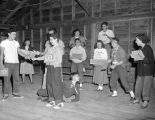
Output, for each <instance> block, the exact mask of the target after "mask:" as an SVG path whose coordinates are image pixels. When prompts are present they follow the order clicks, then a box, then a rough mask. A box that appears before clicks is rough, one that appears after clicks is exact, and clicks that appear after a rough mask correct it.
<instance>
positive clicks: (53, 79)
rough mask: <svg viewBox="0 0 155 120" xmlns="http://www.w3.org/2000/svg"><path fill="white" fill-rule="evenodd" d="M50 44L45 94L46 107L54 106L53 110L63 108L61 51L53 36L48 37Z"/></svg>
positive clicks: (57, 41)
mask: <svg viewBox="0 0 155 120" xmlns="http://www.w3.org/2000/svg"><path fill="white" fill-rule="evenodd" d="M50 42H51V44H52V45H53V47H51V49H50V58H49V59H48V61H46V65H47V83H46V84H47V93H48V97H49V101H50V102H49V103H47V104H46V106H47V107H51V106H54V108H55V109H59V108H61V107H63V87H62V71H61V70H62V68H61V67H62V56H63V54H64V53H63V49H62V48H61V47H60V45H59V39H58V38H57V36H56V35H55V34H52V35H50Z"/></svg>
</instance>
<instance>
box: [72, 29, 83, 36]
mask: <svg viewBox="0 0 155 120" xmlns="http://www.w3.org/2000/svg"><path fill="white" fill-rule="evenodd" d="M77 31H78V32H79V33H80V35H81V34H82V33H81V31H80V29H74V30H73V31H72V36H73V37H74V36H75V33H76V32H77Z"/></svg>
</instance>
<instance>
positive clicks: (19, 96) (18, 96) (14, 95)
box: [13, 94, 24, 99]
mask: <svg viewBox="0 0 155 120" xmlns="http://www.w3.org/2000/svg"><path fill="white" fill-rule="evenodd" d="M13 98H20V99H22V98H24V96H21V95H18V94H17V95H16V94H13Z"/></svg>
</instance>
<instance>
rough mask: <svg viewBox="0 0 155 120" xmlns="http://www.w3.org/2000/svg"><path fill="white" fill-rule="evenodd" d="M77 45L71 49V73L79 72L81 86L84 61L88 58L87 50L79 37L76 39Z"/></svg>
mask: <svg viewBox="0 0 155 120" xmlns="http://www.w3.org/2000/svg"><path fill="white" fill-rule="evenodd" d="M75 44H76V46H75V47H73V48H72V49H71V50H70V60H71V61H72V65H71V73H75V72H77V73H78V74H79V76H80V87H82V82H83V64H82V62H83V61H85V60H86V57H87V55H86V51H85V49H84V48H83V47H82V46H81V41H80V39H79V38H77V39H75Z"/></svg>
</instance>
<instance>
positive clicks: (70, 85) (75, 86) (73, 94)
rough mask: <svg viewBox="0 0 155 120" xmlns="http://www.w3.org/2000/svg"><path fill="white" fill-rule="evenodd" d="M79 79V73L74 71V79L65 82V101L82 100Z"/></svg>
mask: <svg viewBox="0 0 155 120" xmlns="http://www.w3.org/2000/svg"><path fill="white" fill-rule="evenodd" d="M79 80H80V77H79V74H78V73H72V80H71V81H64V82H63V99H64V101H65V102H77V101H79V100H80V90H79V89H80V85H79Z"/></svg>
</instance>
